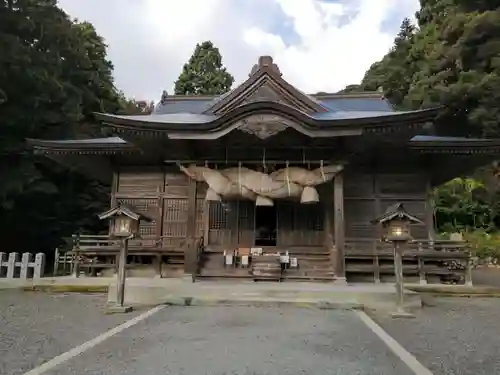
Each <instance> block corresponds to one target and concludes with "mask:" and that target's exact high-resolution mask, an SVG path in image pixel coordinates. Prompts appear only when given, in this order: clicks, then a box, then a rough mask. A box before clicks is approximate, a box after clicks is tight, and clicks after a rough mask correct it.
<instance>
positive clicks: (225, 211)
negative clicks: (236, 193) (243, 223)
mask: <svg viewBox="0 0 500 375" xmlns="http://www.w3.org/2000/svg"><path fill="white" fill-rule="evenodd" d="M209 204H210V208H209V215H210V217H209V219H210V221H209V223H210V229H215V230H218V229H231V228H232V227H233V225H232V223H231V219H232V218H233V217H234V214H233V211H234V210H236V209H237V207H236V204H237V202H210V203H209Z"/></svg>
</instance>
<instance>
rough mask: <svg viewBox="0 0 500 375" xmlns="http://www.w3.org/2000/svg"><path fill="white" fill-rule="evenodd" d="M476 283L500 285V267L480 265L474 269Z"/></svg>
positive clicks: (473, 277) (473, 280)
mask: <svg viewBox="0 0 500 375" xmlns="http://www.w3.org/2000/svg"><path fill="white" fill-rule="evenodd" d="M472 282H473V283H474V285H486V286H494V287H500V268H487V267H478V268H475V269H473V270H472Z"/></svg>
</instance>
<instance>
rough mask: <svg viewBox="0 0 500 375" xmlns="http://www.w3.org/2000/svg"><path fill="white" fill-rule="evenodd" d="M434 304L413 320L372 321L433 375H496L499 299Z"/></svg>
mask: <svg viewBox="0 0 500 375" xmlns="http://www.w3.org/2000/svg"><path fill="white" fill-rule="evenodd" d="M435 302H436V303H435V306H434V307H427V308H425V309H424V310H422V311H420V312H418V313H417V318H416V319H403V320H392V319H390V318H387V317H382V318H381V317H377V318H376V320H377V322H378V323H379V324H380V325H381V326H382V327H383V328H384V329H385V330H386V331H387V332H388V333H389V334H390V335H391V336H392V337H393V338H394V339H396V340H397V341H398V342H399V343H400V344H401V345H402V346H403V347H405V349H406V350H408V351H410V352H411V353H412V354H413V355H415V356H416V357H417V358H418V360H419V361H420V362H421V363H422V364H423V365H425V366H426V367H427V368H428V369H429V370H431V371H432V372H433V373H434V375H494V374H500V354H499V348H500V334H499V333H500V329H499V324H500V299H497V298H484V299H483V298H472V299H467V298H441V299H439V300H436V301H435Z"/></svg>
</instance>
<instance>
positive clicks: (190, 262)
mask: <svg viewBox="0 0 500 375" xmlns="http://www.w3.org/2000/svg"><path fill="white" fill-rule="evenodd" d="M187 214H188V215H187V223H186V227H187V228H186V243H187V246H185V248H184V273H186V274H192V273H193V272H196V250H197V249H196V247H195V246H194V242H195V236H196V181H195V180H193V179H189V187H188V212H187Z"/></svg>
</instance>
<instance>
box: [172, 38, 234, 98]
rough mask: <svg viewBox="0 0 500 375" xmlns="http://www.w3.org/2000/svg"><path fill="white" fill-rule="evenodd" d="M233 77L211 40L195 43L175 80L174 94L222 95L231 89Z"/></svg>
mask: <svg viewBox="0 0 500 375" xmlns="http://www.w3.org/2000/svg"><path fill="white" fill-rule="evenodd" d="M233 82H234V77H233V76H232V75H231V74H230V73H228V72H227V70H226V68H225V67H224V66H223V65H222V56H221V54H220V52H219V49H218V48H217V47H215V46H214V45H213V43H212V42H210V41H207V42H203V43H201V44H197V45H196V48H195V50H194V53H193V55H192V56H191V58H190V59H189V61H188V63H186V64H184V66H183V68H182V72H181V74H180V76H179V78H178V79H177V81H176V82H175V88H174V92H175V95H222V94H224V93H226V92H228V91H229V90H230V89H231V86H232V84H233Z"/></svg>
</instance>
